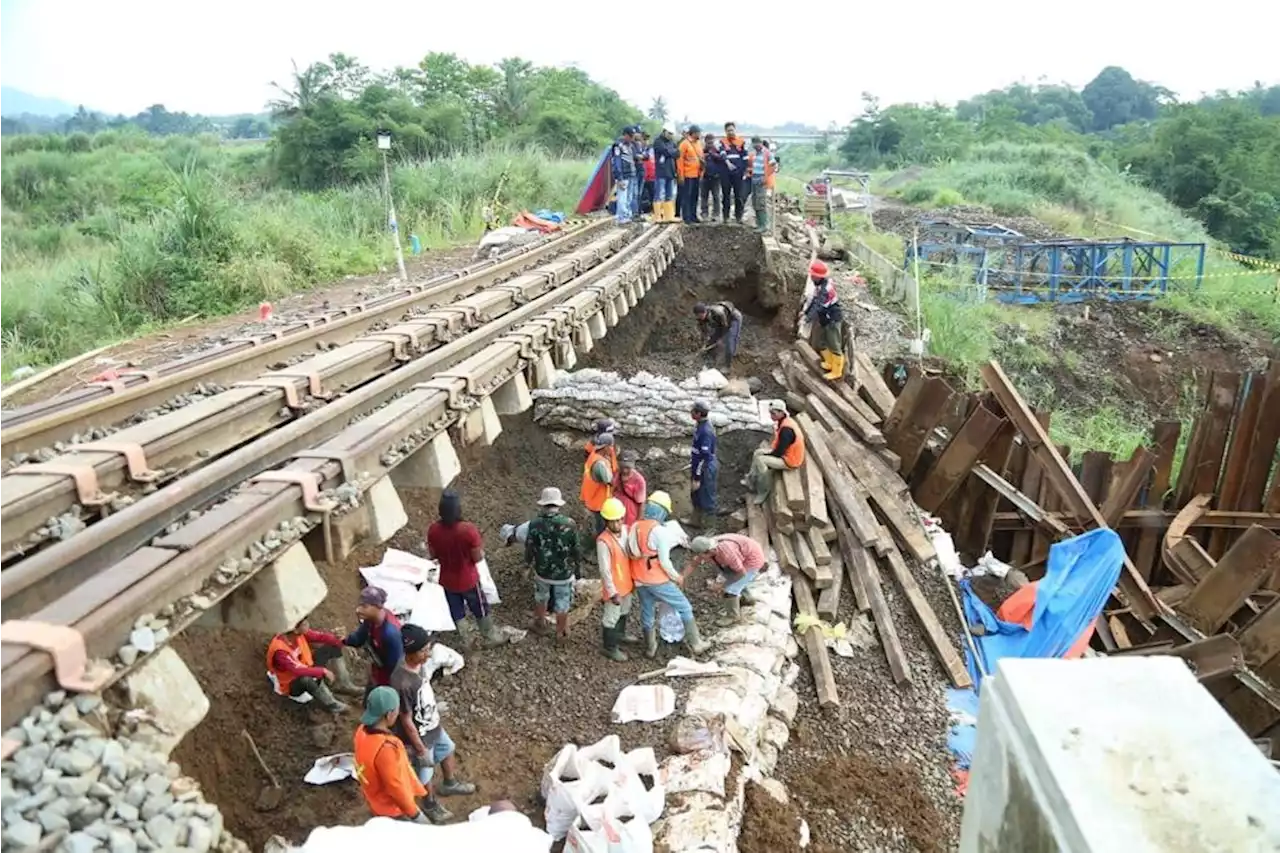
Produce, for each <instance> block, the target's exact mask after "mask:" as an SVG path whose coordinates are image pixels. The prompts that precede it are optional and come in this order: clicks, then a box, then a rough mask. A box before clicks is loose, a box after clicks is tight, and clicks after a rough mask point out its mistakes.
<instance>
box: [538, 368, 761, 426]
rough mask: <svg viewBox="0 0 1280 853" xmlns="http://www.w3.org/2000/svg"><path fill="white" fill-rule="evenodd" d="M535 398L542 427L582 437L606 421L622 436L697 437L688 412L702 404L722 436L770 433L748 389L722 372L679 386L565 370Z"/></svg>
mask: <svg viewBox="0 0 1280 853" xmlns="http://www.w3.org/2000/svg"><path fill="white" fill-rule="evenodd" d="M533 398H534V408H533V419H534V420H535V421H536V422H537V423H539V424H542V425H543V426H545V427H553V428H554V427H559V428H566V429H575V430H579V431H581V432H590V431H591V430H592V428H593V426H594V424H595V422H596V421H598V420H600V419H601V418H613V420H615V421H617V423H618V432H619V433H621V434H623V435H627V436H638V437H642V438H672V437H676V436H687V435H692V434H693V428H694V422H693V419H692V418H690V417H689V410H690V408H692V406H693V404H694V402H695V401H697V400H703V401H705V402H706V403H707V404H708V405H709V406H710V409H711V422H712V423H713V424H715V426H716V429H717V430H719V431H720V432H735V431H738V430H758V431H762V432H763V431H766V430H767V429H768V428H769V427H768V425H767V423H766V422H765V420H764V418H763V417H762V415H761V411H760V403H759V401H758V400H757V399H756V398H755V397H754V396H752V394H751V392H750V391H749V390H748V388H747V387H746V384H745V383H743V382H740V381H730V380H728V379H726V378H725V377H724V375H723V374H722V373H720V371H718V370H704V371H703V372H702V373H701V374H699V375H698V377H697V378H694V379H685V380H681V381H678V382H677V381H675V380H673V379H670V378H668V377H665V376H656V375H654V374H652V373H649V372H647V371H640V372H639V373H637V374H636V375H635V376H632V377H631V378H629V379H624V378H623V377H621V376H619V375H618V374H617V373H613V372H607V371H602V370H595V369H586V370H578V371H573V372H568V371H562V372H560V373H558V374H557V376H556V379H555V383H554V384H553V385H552V386H551V387H550V388H539V389H536V390H535V391H534V392H533Z"/></svg>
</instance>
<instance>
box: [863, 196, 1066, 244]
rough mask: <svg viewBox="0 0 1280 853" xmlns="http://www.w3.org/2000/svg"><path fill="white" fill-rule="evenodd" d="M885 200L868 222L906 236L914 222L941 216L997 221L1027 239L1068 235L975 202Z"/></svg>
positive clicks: (1029, 218) (972, 222)
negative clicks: (939, 203) (942, 204)
mask: <svg viewBox="0 0 1280 853" xmlns="http://www.w3.org/2000/svg"><path fill="white" fill-rule="evenodd" d="M884 201H885V203H884V204H883V205H881V206H877V207H876V209H875V210H874V211H873V212H872V214H871V222H872V224H874V225H875V227H876V228H878V229H879V230H881V231H892V232H893V233H895V234H898V235H900V236H902V237H905V238H907V239H910V238H911V235H912V232H913V231H914V229H915V227H916V225H918V224H919V223H921V222H924V221H926V220H930V221H936V220H939V219H945V220H948V221H950V222H960V223H963V224H965V225H990V224H991V223H993V222H998V223H1000V224H1001V225H1003V226H1005V227H1006V228H1012V229H1013V230H1014V231H1017V232H1019V233H1020V234H1022V235H1023V236H1024V237H1026V238H1027V239H1029V240H1056V239H1058V238H1060V237H1066V236H1068V235H1066V234H1063V233H1062V232H1061V231H1056V230H1054V229H1053V228H1050V227H1049V226H1047V225H1045V224H1044V223H1043V222H1041V221H1040V220H1038V219H1036V218H1035V217H1032V216H1003V215H1000V214H997V213H994V212H992V211H991V210H990V209H989V208H986V207H981V206H978V205H956V206H953V207H938V208H930V209H928V210H926V209H924V208H919V207H912V206H910V205H906V204H902V203H901V202H898V203H889V202H890V201H892V200H884Z"/></svg>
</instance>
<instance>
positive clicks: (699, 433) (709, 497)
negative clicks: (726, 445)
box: [689, 400, 720, 529]
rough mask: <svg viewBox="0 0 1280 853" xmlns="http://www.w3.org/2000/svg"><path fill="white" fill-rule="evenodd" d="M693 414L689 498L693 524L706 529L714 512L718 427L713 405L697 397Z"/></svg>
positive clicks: (715, 507) (718, 469) (717, 470)
mask: <svg viewBox="0 0 1280 853" xmlns="http://www.w3.org/2000/svg"><path fill="white" fill-rule="evenodd" d="M691 414H692V415H693V422H694V428H693V447H692V448H691V449H690V451H689V477H690V480H689V498H690V502H691V503H692V504H693V517H692V525H693V526H695V527H698V528H699V529H703V528H705V527H706V526H707V524H708V519H710V518H712V517H714V516H715V514H716V512H717V510H718V507H717V505H716V504H717V486H718V483H719V477H720V460H719V458H718V457H717V456H716V448H717V440H716V430H715V427H714V426H712V425H711V406H710V405H708V404H707V402H706V401H704V400H697V401H695V402H694V404H693V409H692V411H691Z"/></svg>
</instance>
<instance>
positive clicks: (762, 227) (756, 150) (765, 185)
mask: <svg viewBox="0 0 1280 853" xmlns="http://www.w3.org/2000/svg"><path fill="white" fill-rule="evenodd" d="M751 149H752V150H751V153H750V154H748V155H747V174H748V175H749V176H750V179H751V207H752V209H753V210H754V211H755V212H756V233H757V234H764V233H765V232H767V231H768V230H769V197H770V196H771V195H772V194H773V183H774V177H773V174H774V170H775V168H776V165H777V164H776V162H775V161H774V159H773V152H772V151H770V150H769V149H768V148H765V147H764V140H763V139H761V138H760V137H758V136H753V137H752V138H751Z"/></svg>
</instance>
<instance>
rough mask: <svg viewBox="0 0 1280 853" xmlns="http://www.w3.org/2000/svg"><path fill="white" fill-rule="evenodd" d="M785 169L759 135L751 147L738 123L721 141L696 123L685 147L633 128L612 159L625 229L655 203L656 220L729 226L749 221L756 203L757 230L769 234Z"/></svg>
mask: <svg viewBox="0 0 1280 853" xmlns="http://www.w3.org/2000/svg"><path fill="white" fill-rule="evenodd" d="M777 170H778V157H777V155H776V154H775V153H774V152H773V150H772V149H771V148H770V147H769V145H768V143H767V142H766V141H765V140H764V139H762V138H761V137H759V136H754V137H752V138H751V140H750V142H748V141H747V140H746V139H744V138H743V137H741V136H738V132H737V128H736V127H735V126H734V123H733V122H727V123H726V124H725V126H724V136H722V137H720V138H719V139H717V138H716V136H715V134H714V133H708V134H706V135H705V136H703V135H702V129H701V128H700V127H698V126H697V125H696V124H695V125H691V126H690V127H689V128H688V129H687V130H686V131H685V132H684V134H683V135H682V138H681V139H680V140H679V141H678V142H677V141H676V138H675V135H674V134H673V133H672V131H671V130H670V129H668V128H664V129H663V130H662V132H661V133H660V134H659V135H658V138H657V139H654V140H652V142H651V141H650V139H649V134H648V133H647V132H645V131H644V130H643V129H642V128H641V127H640V126H639V125H630V126H628V127H624V128H623V129H622V133H621V134H620V135H619V137H618V140H617V141H616V142H615V143H614V145H613V149H612V151H611V154H610V171H611V175H612V177H613V184H614V187H615V189H616V197H615V205H616V206H615V211H614V213H615V215H616V217H617V221H618V224H619V225H625V224H627V223H628V222H631V221H632V220H633V219H637V218H639V217H640V216H641V215H642V212H643V211H644V209H645V205H646V203H647V204H649V205H650V206H651V209H652V211H653V219H654V221H655V222H679V221H684V222H685V223H687V224H689V225H696V224H698V223H699V222H729V221H730V216H731V215H732V217H733V221H736V222H738V223H741V222H742V220H743V215H744V213H745V210H746V204H747V199H748V198H749V199H751V204H752V209H753V210H754V211H755V217H756V231H757V232H760V233H764V232H765V231H767V230H768V228H769V199H770V197H771V196H772V194H773V186H774V175H775V174H776V172H777Z"/></svg>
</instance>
